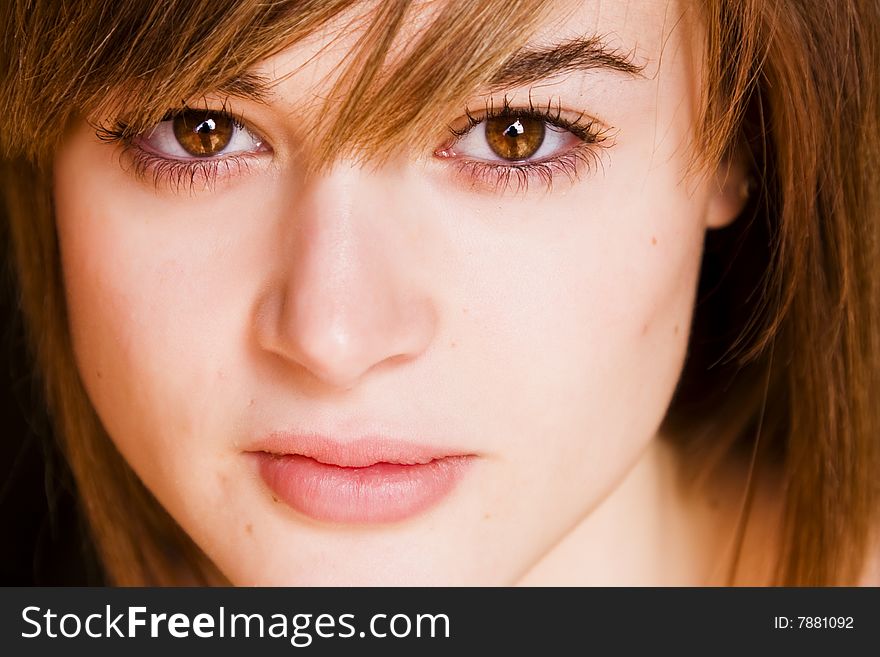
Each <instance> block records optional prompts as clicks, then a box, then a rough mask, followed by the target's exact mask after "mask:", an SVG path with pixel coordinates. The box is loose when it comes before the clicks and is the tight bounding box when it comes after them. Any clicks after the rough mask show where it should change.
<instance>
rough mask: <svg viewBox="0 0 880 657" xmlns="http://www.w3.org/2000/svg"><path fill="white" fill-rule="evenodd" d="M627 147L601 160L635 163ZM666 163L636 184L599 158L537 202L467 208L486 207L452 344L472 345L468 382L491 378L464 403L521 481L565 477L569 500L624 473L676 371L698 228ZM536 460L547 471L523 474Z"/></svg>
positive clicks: (696, 210) (559, 483) (562, 483)
mask: <svg viewBox="0 0 880 657" xmlns="http://www.w3.org/2000/svg"><path fill="white" fill-rule="evenodd" d="M628 155H629V154H628V153H626V152H624V153H623V154H622V155H620V156H619V157H618V159H617V161H616V162H615V170H619V171H624V172H632V171H639V170H640V169H639V166H638V163H637V160H638V154H637V153H634V154H633V155H632V156H631V157H632V159H633V161H632V162H628V161H627V157H628ZM669 169H670V171H668V172H667V171H665V170H663V169H660V170H658V171H655V172H653V174H652V175H651V176H650V177H646V182H645V185H644V186H643V188H642V189H641V190H639V193H638V194H634V193H633V190H632V187H631V178H629V177H628V176H624V175H620V176H618V175H616V174H615V171H613V170H609V173H608V175H607V176H605V177H603V178H602V179H601V180H598V179H597V180H595V181H585V182H584V183H582V184H581V185H580V186H579V187H577V188H576V189H573V190H570V191H569V192H568V193H566V194H554V196H553V197H547V198H546V199H543V200H542V201H541V202H540V204H538V203H536V204H534V205H531V206H528V207H525V208H522V207H519V206H517V205H515V204H513V203H511V204H507V205H505V206H503V208H500V209H499V211H498V212H496V213H492V212H491V211H487V209H486V208H483V209H482V210H481V211H480V212H477V211H476V210H474V211H473V212H468V214H473V215H474V216H481V217H488V221H489V224H490V225H489V228H488V230H489V231H491V232H492V234H493V235H492V236H491V238H490V236H489V235H488V234H487V235H486V236H483V237H475V236H470V238H469V240H470V241H478V242H479V243H481V244H482V245H484V248H483V249H482V250H481V257H480V259H479V261H471V264H470V267H471V269H470V270H469V276H468V279H469V290H470V292H469V294H470V295H471V299H472V300H473V299H477V301H476V302H474V303H473V305H472V307H471V309H470V313H471V315H472V316H473V324H472V326H471V329H472V333H471V335H470V338H464V339H463V340H462V342H463V343H465V344H467V342H466V341H467V339H471V340H473V341H474V342H475V343H476V345H477V346H475V348H473V349H472V350H471V351H470V353H472V354H474V362H473V364H472V367H473V369H472V372H471V374H472V376H473V378H474V379H473V380H483V381H485V380H487V379H488V380H491V382H492V385H484V386H477V387H478V388H479V389H480V390H481V398H480V400H477V399H476V398H475V399H474V400H473V404H472V406H473V407H474V408H479V407H482V408H484V409H487V410H486V411H485V414H484V417H486V418H495V422H496V428H498V427H497V424H498V423H501V424H502V425H503V427H502V429H503V430H502V431H499V434H500V435H502V436H503V438H502V439H499V443H501V441H502V440H503V444H504V445H505V449H507V450H508V451H509V452H510V453H511V454H515V455H516V458H518V459H520V460H521V463H522V465H523V471H522V474H521V477H522V478H523V479H524V480H527V481H528V484H529V485H530V486H540V487H547V488H550V489H554V491H555V492H552V493H551V492H548V493H547V494H548V495H550V494H553V495H555V496H557V497H561V496H560V495H559V490H558V489H560V488H567V489H575V490H576V491H577V494H576V495H572V496H570V497H569V498H568V499H570V500H575V501H574V502H572V503H573V504H584V503H586V502H587V501H589V500H592V499H594V498H595V493H596V492H598V490H599V488H601V487H602V486H603V485H606V486H607V485H610V480H609V478H611V477H615V476H619V475H620V474H621V473H622V472H625V469H626V464H627V463H631V462H632V459H633V458H634V457H635V455H636V454H637V453H638V452H639V451H640V450H641V449H642V448H643V447H644V446H645V445H646V444H647V443H648V441H649V440H650V439H651V438H653V437H654V435H655V434H656V431H657V429H658V427H659V424H660V422H661V421H662V418H663V416H664V414H665V411H666V408H667V406H668V404H669V401H670V399H671V396H672V393H673V391H674V389H675V386H676V383H677V380H678V377H679V375H680V371H681V367H682V364H683V360H684V356H685V351H686V345H687V339H688V329H689V324H690V318H691V313H692V309H693V299H694V292H695V287H696V282H697V278H698V271H699V264H700V259H701V253H702V240H703V234H704V229H703V222H702V214H701V208H700V204H699V202H698V200H697V201H695V198H694V197H693V196H690V195H689V194H687V193H686V192H685V191H684V190H680V189H679V188H680V186H679V185H678V184H677V180H676V178H675V174H674V172H673V171H672V169H673V167H671V166H670V167H669ZM502 225H503V226H506V229H505V230H500V229H499V226H502ZM499 235H500V236H501V237H500V238H499ZM474 262H479V264H478V265H474V264H473V263H474ZM459 266H460V267H461V268H463V269H464V268H466V267H467V266H468V264H467V263H465V262H461V263H459ZM474 267H477V268H478V271H474V269H473V268H474ZM489 363H493V364H494V367H493V366H489V365H488V364H489ZM513 444H516V448H515V449H513V448H512V445H513ZM536 461H543V462H544V464H545V465H546V466H547V468H548V469H549V471H552V472H556V473H559V475H560V476H559V477H552V478H546V477H545V478H543V479H538V478H532V477H531V476H530V475H529V474H528V472H529V471H530V466H532V465H534V463H535V462H536ZM567 475H570V476H567ZM584 487H587V488H589V489H590V490H591V491H592V493H590V494H584V493H585V491H584ZM588 492H589V491H588Z"/></svg>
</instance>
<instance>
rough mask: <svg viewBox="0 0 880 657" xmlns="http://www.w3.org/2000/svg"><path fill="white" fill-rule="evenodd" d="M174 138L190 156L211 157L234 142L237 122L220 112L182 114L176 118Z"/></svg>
mask: <svg viewBox="0 0 880 657" xmlns="http://www.w3.org/2000/svg"><path fill="white" fill-rule="evenodd" d="M173 126H174V136H175V137H176V138H177V142H178V143H179V144H180V145H181V146H182V147H183V149H184V150H185V151H186V152H187V153H189V154H190V155H194V156H196V157H211V156H213V155H218V154H219V153H221V152H222V151H223V149H224V148H226V146H228V145H229V142H230V141H231V140H232V134H233V132H234V131H235V121H234V120H233V119H232V118H231V117H229V116H226V115H225V114H221V113H219V112H182V113H180V114H178V115H177V116H175V117H174V119H173Z"/></svg>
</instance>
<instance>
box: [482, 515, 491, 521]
mask: <svg viewBox="0 0 880 657" xmlns="http://www.w3.org/2000/svg"><path fill="white" fill-rule="evenodd" d="M491 517H492V514H490V513H487V514H486V515H484V516H483V520H489V519H490V518H491Z"/></svg>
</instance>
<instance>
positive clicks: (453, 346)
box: [449, 340, 458, 349]
mask: <svg viewBox="0 0 880 657" xmlns="http://www.w3.org/2000/svg"><path fill="white" fill-rule="evenodd" d="M457 344H458V343H457V342H456V341H455V340H453V341H452V342H450V343H449V346H450V347H452V348H453V349H455V346H456V345H457Z"/></svg>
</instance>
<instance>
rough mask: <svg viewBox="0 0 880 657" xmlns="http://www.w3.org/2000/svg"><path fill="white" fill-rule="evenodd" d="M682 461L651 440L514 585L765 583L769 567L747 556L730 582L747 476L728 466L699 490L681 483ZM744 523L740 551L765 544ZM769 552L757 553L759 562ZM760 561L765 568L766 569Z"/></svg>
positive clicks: (670, 449)
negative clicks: (745, 530) (607, 490)
mask: <svg viewBox="0 0 880 657" xmlns="http://www.w3.org/2000/svg"><path fill="white" fill-rule="evenodd" d="M683 479H684V477H683V469H682V462H681V457H680V456H679V453H678V451H677V450H676V448H675V447H673V446H671V445H670V444H669V443H668V442H667V441H666V440H663V439H662V438H659V437H658V438H657V439H655V440H653V441H652V442H651V444H650V445H649V447H648V448H647V449H646V450H645V451H644V453H643V454H642V456H641V457H640V459H639V460H638V461H637V462H636V464H635V465H634V466H633V468H632V469H631V470H630V471H629V472H628V473H627V474H626V475H625V477H624V479H623V480H622V481H621V483H620V484H619V485H618V486H617V487H616V488H615V489H614V490H613V491H612V492H611V493H610V494H609V495H608V496H607V497H606V498H605V499H604V500H602V501H601V502H600V503H599V504H598V506H596V507H595V508H594V509H592V510H591V511H590V512H589V513H588V514H587V515H586V516H585V517H584V518H582V519H581V520H580V521H579V522H578V523H577V524H576V525H575V526H573V527H572V528H571V530H570V531H569V532H568V533H566V534H565V536H563V537H562V539H561V540H560V541H559V542H557V543H556V544H555V545H554V546H553V547H552V548H551V549H550V550H549V551H548V552H547V553H546V554H545V555H544V556H543V557H541V559H540V560H539V561H538V562H537V563H535V564H534V565H533V566H532V567H531V568H530V569H529V570H528V572H526V573H525V574H524V576H523V577H522V578H521V579H520V580H519V581H518V583H519V584H521V585H525V586H557V585H569V586H705V585H711V586H721V585H725V584H729V583H758V582H763V579H764V578H765V577H766V575H767V572H766V571H768V569H769V568H771V567H772V564H770V563H769V562H766V561H767V560H766V558H763V559H762V561H763V562H762V563H760V564H755V563H750V561H751V559H750V558H748V556H747V555H744V557H746V558H745V559H744V561H743V562H742V565H743V566H745V568H744V569H743V568H740V569H738V572H740V573H743V574H745V577H738V578H737V580H740V579H742V581H735V582H731V581H729V575H730V566H731V563H732V560H733V556H734V553H735V546H736V542H737V541H736V535H737V531H736V528H737V520H738V518H739V515H740V511H741V502H742V499H743V497H742V496H743V494H744V486H745V476H744V472H743V471H742V468H740V467H733V466H732V467H731V468H730V469H729V471H727V472H725V473H723V474H722V475H721V476H718V477H713V478H706V480H707V481H708V480H710V479H711V481H710V482H709V483H708V484H707V485H706V486H702V487H699V488H698V487H696V486H695V485H685V484H684V483H683ZM756 524H757V525H758V526H759V531H757V532H756V531H755V530H754V528H753V527H752V526H751V524H750V533H751V534H752V537H751V539H748V540H747V541H746V545H745V547H746V548H747V547H748V546H749V545H751V544H754V543H758V544H760V543H765V544H766V540H767V537H766V536H761V531H760V526H761V525H763V524H764V523H761V522H758V523H756ZM769 552H770V551H769V550H763V551H761V550H757V551H756V554H761V555H765V556H766V554H768V553H769ZM764 562H766V563H764Z"/></svg>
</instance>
